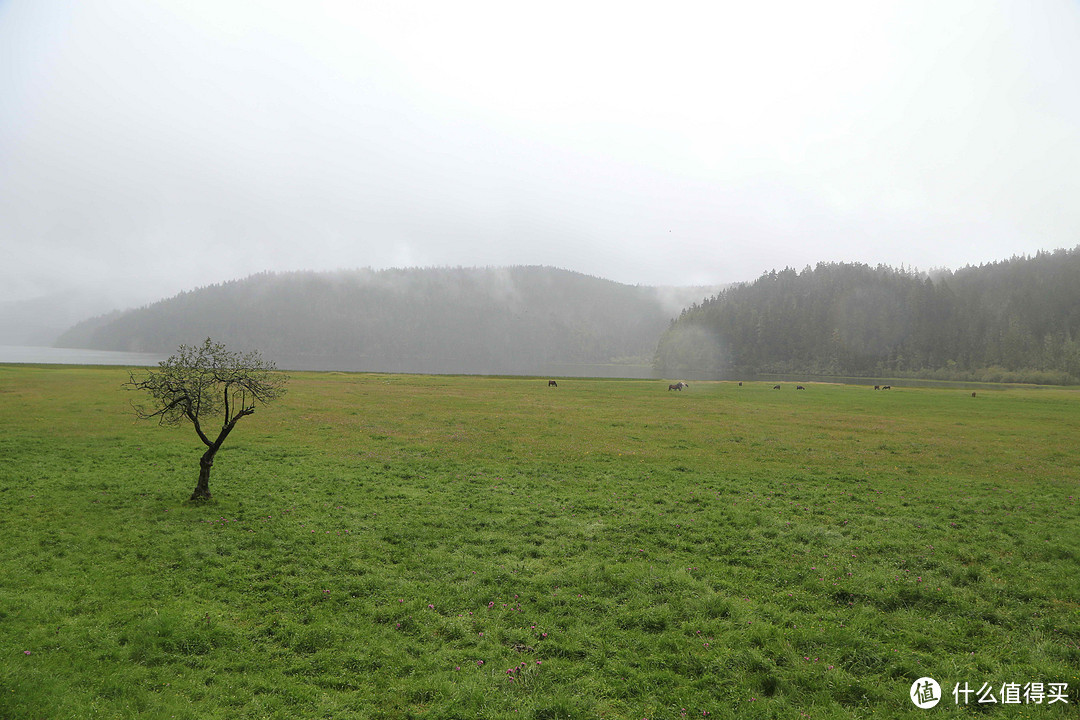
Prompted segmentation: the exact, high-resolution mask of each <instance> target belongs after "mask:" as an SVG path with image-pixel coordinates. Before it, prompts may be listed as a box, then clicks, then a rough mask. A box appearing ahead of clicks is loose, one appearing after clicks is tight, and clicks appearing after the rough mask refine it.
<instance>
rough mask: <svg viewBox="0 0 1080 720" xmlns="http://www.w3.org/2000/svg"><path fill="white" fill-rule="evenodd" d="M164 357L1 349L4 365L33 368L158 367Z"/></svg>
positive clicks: (15, 347) (18, 347)
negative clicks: (64, 366)
mask: <svg viewBox="0 0 1080 720" xmlns="http://www.w3.org/2000/svg"><path fill="white" fill-rule="evenodd" d="M164 359H165V356H164V355H155V354H153V353H134V352H113V351H111V350H86V349H84V348H54V347H31V346H27V345H0V363H23V364H30V365H134V366H151V365H157V364H158V362H160V361H161V360H164Z"/></svg>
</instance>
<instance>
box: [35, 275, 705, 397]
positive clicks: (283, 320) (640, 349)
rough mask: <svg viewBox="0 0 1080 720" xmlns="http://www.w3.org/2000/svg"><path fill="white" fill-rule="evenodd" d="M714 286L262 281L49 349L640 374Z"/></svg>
mask: <svg viewBox="0 0 1080 720" xmlns="http://www.w3.org/2000/svg"><path fill="white" fill-rule="evenodd" d="M716 290H717V288H715V287H714V288H670V289H660V288H654V287H644V286H630V285H623V284H620V283H616V282H612V281H609V280H603V279H600V278H596V277H591V276H588V275H583V274H581V273H576V272H570V271H567V270H558V269H555V268H550V267H535V266H531V267H524V266H519V267H507V268H424V269H419V268H411V269H391V270H379V271H375V270H354V271H341V272H332V273H328V272H294V273H280V274H275V273H264V274H260V275H254V276H251V277H248V278H245V279H243V280H237V281H233V282H227V283H223V284H218V285H212V286H209V287H204V288H201V289H198V290H195V291H192V292H185V293H181V294H179V295H177V296H175V297H173V298H170V299H167V300H162V301H160V302H157V303H154V304H152V305H149V306H146V307H143V308H140V309H137V310H131V311H127V312H123V313H114V314H111V315H107V316H102V317H98V318H95V319H92V320H88V321H85V322H82V323H79V324H78V325H76V326H75V327H73V328H71V329H70V330H69V331H67V332H65V333H64V334H63V335H62V336H61V337H60V339H59V340H58V341H57V343H56V344H57V345H58V346H60V347H83V348H91V349H100V350H124V351H133V352H150V353H164V354H169V353H171V352H172V351H174V350H175V349H176V348H177V346H178V345H179V344H181V343H183V344H188V345H191V344H197V343H199V342H201V341H202V340H203V339H205V338H206V337H208V336H209V337H213V338H215V339H220V340H222V341H224V342H227V343H228V344H229V345H230V347H232V346H235V347H237V348H240V349H258V350H260V351H261V352H262V354H263V355H264V356H265V357H266V358H268V359H270V360H273V361H274V362H276V363H277V364H278V366H279V367H284V368H293V369H316V370H356V371H359V370H372V371H392V372H424V373H471V374H561V375H582V374H585V375H592V374H601V375H605V374H611V375H636V376H640V375H643V374H644V375H648V374H649V373H650V372H651V366H652V361H653V354H654V352H655V350H656V342H657V339H658V338H659V337H660V335H661V334H662V333H663V331H664V329H665V328H666V327H667V326H668V324H669V323H670V322H671V320H672V319H673V318H674V317H676V316H677V315H678V313H679V312H680V310H681V309H682V308H683V307H685V306H686V305H687V304H689V303H690V302H691V301H692V300H693V299H695V298H696V299H698V300H702V299H704V298H705V296H706V295H709V294H712V293H715V292H716ZM605 366H606V367H605Z"/></svg>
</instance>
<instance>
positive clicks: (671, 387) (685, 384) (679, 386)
mask: <svg viewBox="0 0 1080 720" xmlns="http://www.w3.org/2000/svg"><path fill="white" fill-rule="evenodd" d="M548 387H559V383H557V382H555V381H554V380H548ZM688 387H690V383H688V382H684V381H682V380H680V381H679V382H677V383H672V384H670V385H668V386H667V389H668V392H670V391H672V390H679V391H682V390H684V389H685V388H688ZM739 387H742V383H741V382H740V383H739ZM772 389H773V390H779V389H780V385H773V388H772ZM795 389H796V390H805V389H806V387H805V386H803V385H796V386H795ZM874 389H875V390H892V385H875V386H874ZM971 397H975V393H971Z"/></svg>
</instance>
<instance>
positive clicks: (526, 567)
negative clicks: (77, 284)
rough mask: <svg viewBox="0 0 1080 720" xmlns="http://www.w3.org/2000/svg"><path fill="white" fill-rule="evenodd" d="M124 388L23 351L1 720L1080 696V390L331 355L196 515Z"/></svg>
mask: <svg viewBox="0 0 1080 720" xmlns="http://www.w3.org/2000/svg"><path fill="white" fill-rule="evenodd" d="M126 379H127V375H126V371H124V370H122V369H115V368H76V367H50V368H46V367H29V366H0V510H2V513H0V533H2V534H0V537H2V541H0V718H4V719H5V720H23V719H27V720H30V719H33V720H38V719H40V718H47V719H50V720H51V719H54V718H80V719H81V718H110V719H111V718H189V719H191V720H195V719H199V720H202V719H206V718H222V719H225V718H290V719H291V718H343V719H344V718H421V717H422V718H537V719H548V718H551V719H553V718H635V719H640V718H648V719H649V720H655V719H657V718H670V719H675V718H683V717H687V718H690V717H699V718H701V717H706V718H736V717H738V718H806V717H809V718H854V717H871V716H873V717H911V718H916V717H918V718H927V717H967V716H972V715H974V714H979V715H982V714H987V715H992V716H1001V717H1024V718H1075V717H1077V714H1078V712H1080V710H1078V708H1080V567H1078V560H1080V504H1078V499H1080V483H1078V481H1080V442H1078V438H1080V390H1075V389H1053V388H1017V387H1008V388H1006V387H999V388H993V387H989V386H988V387H986V388H984V389H980V390H979V392H978V397H975V398H973V397H971V391H970V390H956V389H943V388H934V389H923V388H904V387H895V388H894V389H893V390H891V391H880V392H875V391H873V390H871V389H869V388H867V387H865V386H852V385H831V384H810V385H808V387H807V390H806V391H795V389H794V385H793V384H787V383H785V384H784V387H783V389H781V390H780V391H774V390H772V389H771V385H772V384H771V383H746V384H745V386H743V387H738V386H737V384H735V383H706V382H693V383H691V387H690V388H689V389H688V390H686V391H683V392H681V393H678V392H668V391H667V389H666V388H667V383H666V382H664V381H629V380H582V379H565V380H563V379H560V383H559V387H558V388H548V387H547V383H546V379H535V378H479V377H430V376H395V375H375V374H335V373H321V374H314V373H312V374H305V373H300V374H296V375H294V376H293V379H292V382H291V383H290V390H289V394H288V395H287V396H286V397H285V398H284V399H283V400H282V401H280V402H279V403H277V404H276V405H272V406H269V407H267V408H264V409H260V411H259V412H258V413H256V414H255V415H254V416H252V417H250V418H246V419H244V420H243V421H242V422H241V423H240V425H239V426H238V427H237V430H236V432H235V433H233V435H232V436H231V437H230V438H229V441H228V443H227V444H226V445H225V447H224V449H223V450H222V452H221V453H220V454H219V455H218V458H217V462H216V464H215V468H214V474H213V476H212V478H211V484H210V488H211V491H212V492H213V493H214V500H213V501H212V502H211V503H209V504H205V505H198V506H196V505H189V504H187V503H186V502H185V501H186V499H187V497H188V496H189V495H190V493H191V490H192V488H193V487H194V484H195V479H196V476H197V472H198V466H197V460H198V456H199V454H200V453H201V450H202V447H201V445H200V444H199V442H198V439H197V438H196V437H195V434H194V432H193V431H192V430H191V428H190V427H181V428H162V427H158V426H157V425H155V424H153V423H137V422H135V420H134V415H133V413H132V412H131V409H130V407H129V402H130V400H131V399H132V394H131V393H129V392H127V391H125V390H124V389H122V387H121V383H123V382H124V381H125V380H126ZM922 676H930V677H933V678H935V679H936V680H937V681H938V682H939V683H940V684H941V688H942V694H943V695H944V698H943V699H942V701H941V703H940V704H939V705H938V706H937V707H936V708H933V709H931V710H922V709H919V708H917V707H916V706H915V705H914V704H913V703H912V701H911V700H910V699H909V696H908V694H909V690H910V687H911V684H912V683H913V682H914V681H915V680H916V679H917V678H920V677H922ZM964 683H967V686H968V687H969V688H970V689H972V690H976V691H978V690H980V689H983V686H984V684H989V687H992V692H993V695H994V697H995V699H997V700H998V702H997V703H995V704H990V703H989V702H981V703H980V702H978V693H977V692H976V693H973V694H971V695H970V696H969V698H968V704H967V705H964V704H959V705H958V704H957V702H956V700H955V698H954V696H953V689H954V687H956V685H957V684H960V685H961V686H963V685H964ZM1012 683H1016V684H1018V685H1020V686H1023V685H1024V684H1026V683H1043V684H1044V689H1045V690H1046V691H1047V692H1046V693H1045V696H1044V698H1043V700H1042V702H1041V703H1036V702H1034V700H1035V699H1037V695H1036V696H1035V697H1032V696H1030V695H1029V697H1028V698H1027V701H1026V702H1025V698H1023V697H1022V696H1021V697H1020V702H1019V703H1012V702H1009V703H1006V702H1004V700H1006V699H1011V693H1012V692H1014V690H1015V689H1014V688H1012V686H1011V685H1010V684H1012ZM1060 683H1067V684H1068V688H1067V693H1066V698H1067V700H1068V703H1067V704H1066V703H1065V702H1061V701H1058V702H1053V703H1052V702H1051V700H1052V699H1055V698H1054V697H1053V696H1052V693H1051V692H1049V691H1050V690H1051V684H1060ZM1031 689H1037V687H1036V688H1029V690H1031ZM1003 690H1004V691H1005V693H1003ZM1007 694H1008V695H1007ZM959 697H960V699H961V701H963V698H964V696H963V695H960V696H959ZM983 697H984V700H985V699H987V698H986V695H985V693H984V695H983Z"/></svg>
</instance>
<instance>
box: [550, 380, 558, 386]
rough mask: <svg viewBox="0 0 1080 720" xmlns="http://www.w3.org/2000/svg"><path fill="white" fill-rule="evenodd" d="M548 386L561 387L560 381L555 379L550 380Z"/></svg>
mask: <svg viewBox="0 0 1080 720" xmlns="http://www.w3.org/2000/svg"><path fill="white" fill-rule="evenodd" d="M548 387H559V383H557V382H555V381H554V380H548Z"/></svg>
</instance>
